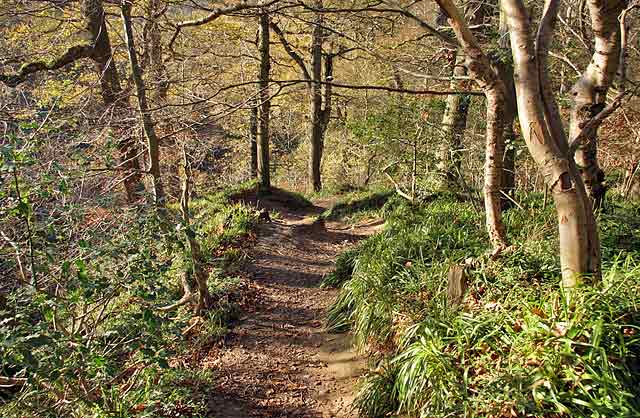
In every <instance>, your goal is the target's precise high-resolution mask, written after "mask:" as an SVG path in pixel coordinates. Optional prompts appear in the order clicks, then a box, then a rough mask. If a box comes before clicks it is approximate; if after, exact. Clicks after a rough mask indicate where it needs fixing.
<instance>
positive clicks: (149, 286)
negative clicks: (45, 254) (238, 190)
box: [0, 192, 257, 418]
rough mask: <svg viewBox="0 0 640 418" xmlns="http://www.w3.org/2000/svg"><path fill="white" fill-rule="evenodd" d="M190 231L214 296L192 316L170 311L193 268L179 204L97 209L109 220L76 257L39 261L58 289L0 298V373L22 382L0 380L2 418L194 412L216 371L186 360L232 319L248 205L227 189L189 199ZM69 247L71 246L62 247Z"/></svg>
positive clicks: (202, 407) (249, 225)
mask: <svg viewBox="0 0 640 418" xmlns="http://www.w3.org/2000/svg"><path fill="white" fill-rule="evenodd" d="M191 209H192V215H193V216H192V218H193V219H192V227H193V230H194V232H195V235H196V239H197V240H198V241H200V243H201V246H202V252H203V256H204V258H205V259H204V262H205V265H206V268H207V271H208V273H209V286H210V290H211V293H212V295H213V297H214V299H215V300H216V301H217V302H216V305H215V307H214V308H213V309H211V310H209V311H207V312H206V313H205V314H203V315H202V316H201V317H194V316H193V313H192V311H191V309H189V307H188V306H183V307H180V308H178V309H174V310H171V311H168V312H165V311H162V310H160V309H159V308H161V307H164V306H167V305H171V304H172V303H173V302H175V301H176V300H178V299H180V297H181V296H182V286H181V281H180V277H181V275H183V274H185V272H188V271H189V270H190V269H191V266H190V257H189V256H188V254H186V251H187V249H186V247H185V244H184V241H185V239H184V236H183V232H182V231H180V230H179V229H176V228H174V227H173V225H179V221H178V219H177V216H178V213H177V207H173V206H172V207H170V208H169V211H168V213H167V214H166V215H164V216H163V217H162V218H159V217H158V216H157V215H155V214H153V213H149V212H142V211H140V210H134V209H132V210H129V211H125V212H123V211H122V209H118V212H117V213H116V212H114V213H109V212H108V211H107V210H106V209H104V210H101V211H100V213H101V216H102V217H103V218H102V219H101V222H103V223H104V224H105V225H109V227H108V228H92V229H90V230H87V231H88V232H86V233H85V234H84V235H83V238H82V240H80V241H78V242H79V243H77V244H76V245H77V247H78V248H77V250H75V251H74V252H73V254H74V257H73V258H72V259H63V260H60V261H58V260H56V259H53V258H52V259H51V260H50V264H49V265H48V266H46V267H47V269H48V272H49V274H50V275H51V276H52V277H55V282H56V283H58V284H59V285H60V286H54V285H53V284H49V283H45V284H43V285H42V286H41V287H40V289H39V290H38V291H34V290H32V289H33V288H31V287H22V288H17V289H14V290H13V291H11V292H10V293H8V294H7V296H6V297H4V298H0V376H6V377H9V378H13V379H26V381H24V383H23V384H20V385H17V386H13V387H12V388H7V389H1V388H0V416H3V417H23V416H30V417H31V416H33V417H56V416H83V417H123V418H124V417H133V416H139V417H177V416H180V417H198V416H203V415H205V414H206V412H207V402H206V400H207V393H208V392H210V390H211V387H212V385H213V382H214V381H215V379H216V376H213V375H211V374H210V373H208V372H204V371H199V370H198V367H197V365H192V364H189V362H190V361H192V360H190V359H192V358H193V357H194V356H193V355H190V354H188V353H190V352H193V351H198V350H207V349H208V347H210V345H211V344H214V343H216V341H218V340H219V338H220V337H221V336H223V335H224V334H225V333H226V327H227V324H228V323H229V321H230V320H232V319H233V318H234V317H235V316H236V315H237V310H238V308H237V304H236V301H235V298H237V296H236V295H237V294H238V293H239V292H240V291H241V287H242V285H243V284H242V282H241V281H240V280H238V279H234V278H232V277H230V275H231V274H233V265H234V263H236V262H237V261H238V260H239V259H241V258H242V257H243V251H244V250H243V248H242V247H241V246H239V245H237V243H238V241H239V240H240V238H243V241H246V239H247V238H248V237H249V236H251V234H252V230H253V228H254V226H255V225H256V223H257V213H256V211H255V210H254V209H252V208H250V207H248V206H246V205H244V204H242V203H239V202H238V203H232V202H230V201H229V192H221V193H216V194H211V195H206V196H203V197H201V198H199V199H195V200H193V201H192V204H191ZM69 245H73V244H72V243H69Z"/></svg>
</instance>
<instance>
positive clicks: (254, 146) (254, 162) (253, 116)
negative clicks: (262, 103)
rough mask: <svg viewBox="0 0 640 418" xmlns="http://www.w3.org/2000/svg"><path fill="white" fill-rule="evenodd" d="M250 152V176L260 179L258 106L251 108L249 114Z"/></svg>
mask: <svg viewBox="0 0 640 418" xmlns="http://www.w3.org/2000/svg"><path fill="white" fill-rule="evenodd" d="M249 152H250V154H251V162H250V167H249V170H250V176H251V178H252V179H255V178H258V105H257V104H255V105H254V106H252V107H251V109H250V113H249Z"/></svg>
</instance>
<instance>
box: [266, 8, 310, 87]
mask: <svg viewBox="0 0 640 418" xmlns="http://www.w3.org/2000/svg"><path fill="white" fill-rule="evenodd" d="M270 26H271V29H272V30H273V31H274V32H275V33H276V35H278V39H280V43H281V44H282V47H283V48H284V50H285V51H286V52H287V54H289V56H290V57H291V59H293V60H294V61H295V62H296V64H298V67H300V71H302V77H303V78H304V79H305V80H311V74H309V70H308V69H307V65H306V64H305V62H304V59H303V58H302V57H301V56H300V54H298V53H297V52H296V51H294V50H293V48H292V47H291V44H290V43H289V41H287V38H286V37H285V35H284V32H282V29H280V27H279V26H278V25H277V24H276V23H275V22H274V21H271V24H270Z"/></svg>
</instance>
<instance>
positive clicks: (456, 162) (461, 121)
mask: <svg viewBox="0 0 640 418" xmlns="http://www.w3.org/2000/svg"><path fill="white" fill-rule="evenodd" d="M464 61H465V59H464V54H462V53H459V52H456V58H455V62H454V67H453V69H452V71H451V73H452V77H453V78H454V79H452V80H451V83H450V87H451V88H452V89H455V88H457V87H458V84H459V82H458V81H456V80H455V78H456V77H464V76H466V75H467V68H466V67H465V65H464ZM470 102H471V98H470V97H469V96H468V95H465V94H451V95H449V96H447V103H446V107H445V110H444V115H443V116H442V142H441V143H440V147H439V149H438V167H437V168H438V172H439V174H440V176H441V180H442V182H441V186H442V187H443V188H445V189H449V188H451V187H456V186H457V184H458V181H457V179H458V178H459V177H460V176H461V175H462V171H461V161H462V159H461V154H460V153H461V150H462V143H463V140H464V131H465V129H466V128H467V115H468V113H469V112H468V111H469V104H470Z"/></svg>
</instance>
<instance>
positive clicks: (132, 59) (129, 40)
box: [121, 0, 165, 206]
mask: <svg viewBox="0 0 640 418" xmlns="http://www.w3.org/2000/svg"><path fill="white" fill-rule="evenodd" d="M121 6H122V7H121V11H122V22H123V25H124V33H125V42H126V44H127V52H128V54H129V64H130V65H131V74H132V76H133V83H134V84H135V86H136V94H137V100H138V110H139V112H140V116H141V118H142V128H143V129H144V133H145V136H146V137H147V147H148V152H149V172H150V173H151V179H152V184H153V201H154V203H155V204H156V205H157V206H164V199H165V196H164V189H163V187H162V179H161V177H160V148H159V146H158V137H157V136H156V131H155V125H154V123H153V119H152V118H151V113H150V112H149V105H148V104H147V96H146V91H145V86H144V81H143V79H142V70H141V69H140V65H139V64H138V57H137V55H136V47H135V42H134V38H133V27H132V23H131V3H130V0H122V5H121Z"/></svg>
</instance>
